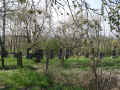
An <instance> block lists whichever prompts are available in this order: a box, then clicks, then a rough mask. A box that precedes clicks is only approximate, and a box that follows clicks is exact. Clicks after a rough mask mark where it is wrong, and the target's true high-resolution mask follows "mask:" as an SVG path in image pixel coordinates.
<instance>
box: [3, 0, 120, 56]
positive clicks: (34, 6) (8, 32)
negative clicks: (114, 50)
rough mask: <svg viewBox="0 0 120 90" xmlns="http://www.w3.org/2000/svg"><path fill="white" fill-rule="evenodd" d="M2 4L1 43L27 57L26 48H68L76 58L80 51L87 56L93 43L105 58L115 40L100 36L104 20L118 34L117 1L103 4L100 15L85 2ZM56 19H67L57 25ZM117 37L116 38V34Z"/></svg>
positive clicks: (19, 1) (27, 0)
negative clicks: (103, 53) (104, 53)
mask: <svg viewBox="0 0 120 90" xmlns="http://www.w3.org/2000/svg"><path fill="white" fill-rule="evenodd" d="M1 3H3V4H2V6H1V12H2V13H3V14H2V15H3V25H2V27H3V28H1V30H2V31H3V33H2V34H1V35H2V36H3V37H2V42H3V46H4V47H7V50H8V51H12V52H13V51H14V52H16V51H23V52H24V53H26V49H27V48H32V49H33V51H34V50H36V49H38V48H44V49H47V48H56V50H57V48H60V47H61V48H66V47H70V48H71V49H72V50H73V51H74V54H76V55H79V54H81V53H82V50H83V51H84V53H87V52H86V51H87V50H89V49H90V48H91V45H90V42H91V41H92V42H93V43H94V44H93V46H92V47H95V48H96V51H98V52H99V51H103V52H106V53H107V54H108V53H110V52H111V47H112V42H113V40H114V38H112V36H106V35H105V34H103V33H104V28H103V27H102V25H101V23H102V22H103V19H106V20H107V21H109V23H110V24H109V25H110V27H111V30H114V31H117V32H119V27H120V26H119V18H120V17H119V8H120V6H119V1H117V0H116V1H112V0H102V7H101V11H100V13H98V11H97V10H95V9H92V8H90V7H89V5H88V3H87V2H85V1H84V0H80V1H75V0H72V1H71V0H64V1H59V0H38V1H35V0H6V1H5V0H3V1H1ZM66 7H67V9H66ZM2 8H4V10H3V9H2ZM114 8H116V9H114ZM105 10H107V12H106V11H105ZM91 13H92V14H91ZM56 15H57V17H62V18H68V19H67V20H62V21H57V23H56V22H55V16H56ZM94 15H95V16H94ZM96 17H97V18H96ZM1 21H2V19H1ZM113 28H114V29H113ZM116 36H117V38H119V33H117V35H116ZM4 43H5V45H4ZM108 45H109V47H108Z"/></svg>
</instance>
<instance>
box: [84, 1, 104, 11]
mask: <svg viewBox="0 0 120 90" xmlns="http://www.w3.org/2000/svg"><path fill="white" fill-rule="evenodd" d="M86 1H87V2H88V3H89V4H90V7H92V8H95V9H100V7H101V4H102V2H101V0H86Z"/></svg>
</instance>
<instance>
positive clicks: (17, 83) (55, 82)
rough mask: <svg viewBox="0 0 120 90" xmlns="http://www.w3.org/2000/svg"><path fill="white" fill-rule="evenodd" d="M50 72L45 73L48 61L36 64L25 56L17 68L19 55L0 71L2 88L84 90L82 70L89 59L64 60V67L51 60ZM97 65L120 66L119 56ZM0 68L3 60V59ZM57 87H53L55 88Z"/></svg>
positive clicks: (56, 60)
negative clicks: (21, 66)
mask: <svg viewBox="0 0 120 90" xmlns="http://www.w3.org/2000/svg"><path fill="white" fill-rule="evenodd" d="M49 61H50V62H49V73H48V74H46V73H45V62H46V60H45V59H44V60H42V62H41V63H35V62H34V60H27V59H26V58H25V57H23V65H24V67H23V68H20V67H17V66H16V64H17V62H16V58H13V57H8V58H6V59H5V66H6V69H5V70H4V69H1V71H0V90H21V89H23V88H24V89H25V88H26V89H25V90H40V88H49V89H48V90H59V89H60V88H63V89H62V90H85V89H83V88H81V86H80V84H81V83H80V80H81V79H80V78H81V72H83V71H87V70H88V65H89V63H90V59H88V58H84V57H79V58H69V59H67V60H65V65H64V68H63V67H61V64H60V60H58V59H57V58H55V59H52V60H49ZM101 62H102V63H101V64H100V65H99V66H98V67H100V66H102V67H103V68H105V69H106V70H114V69H120V57H118V58H116V59H112V58H111V57H105V58H104V59H102V61H101ZM0 67H1V62H0ZM53 87H54V88H53Z"/></svg>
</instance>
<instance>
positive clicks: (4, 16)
mask: <svg viewBox="0 0 120 90" xmlns="http://www.w3.org/2000/svg"><path fill="white" fill-rule="evenodd" d="M5 2H6V1H5V0H3V9H4V12H3V33H2V46H1V47H2V49H1V50H2V56H1V60H2V67H3V68H4V67H5V65H4V55H5V50H4V49H5V26H6V4H5Z"/></svg>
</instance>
